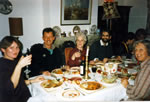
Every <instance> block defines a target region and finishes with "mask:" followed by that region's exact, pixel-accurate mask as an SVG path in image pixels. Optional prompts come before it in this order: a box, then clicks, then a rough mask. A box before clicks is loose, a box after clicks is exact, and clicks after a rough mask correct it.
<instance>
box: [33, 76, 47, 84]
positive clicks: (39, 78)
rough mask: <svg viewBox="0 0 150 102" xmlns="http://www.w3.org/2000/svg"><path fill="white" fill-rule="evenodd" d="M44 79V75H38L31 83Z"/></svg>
mask: <svg viewBox="0 0 150 102" xmlns="http://www.w3.org/2000/svg"><path fill="white" fill-rule="evenodd" d="M43 80H45V78H44V77H43V76H38V77H36V78H35V79H32V80H30V82H31V83H37V82H40V81H43Z"/></svg>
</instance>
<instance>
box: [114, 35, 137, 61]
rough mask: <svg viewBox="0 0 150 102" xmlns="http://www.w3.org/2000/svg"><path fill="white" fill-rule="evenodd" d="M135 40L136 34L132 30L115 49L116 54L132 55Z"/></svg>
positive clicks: (128, 56)
mask: <svg viewBox="0 0 150 102" xmlns="http://www.w3.org/2000/svg"><path fill="white" fill-rule="evenodd" d="M134 40H135V34H134V33H132V32H129V33H128V35H127V38H126V39H125V40H124V41H122V42H121V43H120V44H119V45H118V46H117V49H116V50H115V52H116V54H117V55H119V56H126V58H131V57H132V55H133V54H132V52H133V51H132V46H133V43H134Z"/></svg>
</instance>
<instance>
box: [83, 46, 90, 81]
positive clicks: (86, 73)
mask: <svg viewBox="0 0 150 102" xmlns="http://www.w3.org/2000/svg"><path fill="white" fill-rule="evenodd" d="M88 53H89V46H87V52H86V59H85V75H84V77H83V78H84V79H90V77H89V76H88V71H89V64H88Z"/></svg>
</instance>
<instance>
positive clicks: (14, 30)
mask: <svg viewBox="0 0 150 102" xmlns="http://www.w3.org/2000/svg"><path fill="white" fill-rule="evenodd" d="M9 30H10V35H12V36H22V35H23V26H22V18H12V17H10V18H9Z"/></svg>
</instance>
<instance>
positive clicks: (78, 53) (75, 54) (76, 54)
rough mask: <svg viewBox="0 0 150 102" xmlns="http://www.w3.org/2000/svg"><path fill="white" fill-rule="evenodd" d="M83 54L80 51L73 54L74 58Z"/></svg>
mask: <svg viewBox="0 0 150 102" xmlns="http://www.w3.org/2000/svg"><path fill="white" fill-rule="evenodd" d="M80 56H81V53H80V52H75V53H74V54H73V55H72V60H75V58H76V57H77V58H78V57H80Z"/></svg>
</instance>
